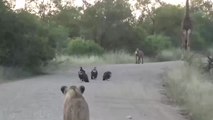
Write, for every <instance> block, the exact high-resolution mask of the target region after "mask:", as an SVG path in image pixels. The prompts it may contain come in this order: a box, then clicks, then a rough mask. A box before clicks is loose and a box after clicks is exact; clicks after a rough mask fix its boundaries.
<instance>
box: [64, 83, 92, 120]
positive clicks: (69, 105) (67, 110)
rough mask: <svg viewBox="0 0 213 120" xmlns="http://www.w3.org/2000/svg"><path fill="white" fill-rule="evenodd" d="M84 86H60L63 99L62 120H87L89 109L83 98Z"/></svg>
mask: <svg viewBox="0 0 213 120" xmlns="http://www.w3.org/2000/svg"><path fill="white" fill-rule="evenodd" d="M84 91H85V87H84V86H80V87H76V86H70V87H67V86H62V87H61V92H62V93H63V94H64V95H65V98H64V115H63V118H64V120H89V107H88V104H87V102H86V100H85V99H84V97H83V93H84Z"/></svg>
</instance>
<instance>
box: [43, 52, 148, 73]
mask: <svg viewBox="0 0 213 120" xmlns="http://www.w3.org/2000/svg"><path fill="white" fill-rule="evenodd" d="M144 61H145V62H149V61H150V59H148V58H144ZM103 64H135V56H134V54H130V53H127V52H125V51H115V52H107V53H104V54H103V55H101V56H95V55H90V56H88V55H83V56H77V55H73V56H66V55H61V56H57V57H56V58H55V59H54V60H53V61H51V62H50V64H49V65H48V66H47V67H45V68H44V69H43V70H44V71H54V70H67V69H69V68H71V67H72V68H75V67H79V66H90V65H103Z"/></svg>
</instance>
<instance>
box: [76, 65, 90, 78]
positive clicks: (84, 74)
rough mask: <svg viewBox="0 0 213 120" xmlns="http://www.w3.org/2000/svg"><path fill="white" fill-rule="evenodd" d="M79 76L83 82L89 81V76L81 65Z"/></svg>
mask: <svg viewBox="0 0 213 120" xmlns="http://www.w3.org/2000/svg"><path fill="white" fill-rule="evenodd" d="M78 77H79V79H80V80H81V81H83V82H89V79H88V76H87V74H86V72H85V70H84V69H83V68H82V67H80V71H79V72H78Z"/></svg>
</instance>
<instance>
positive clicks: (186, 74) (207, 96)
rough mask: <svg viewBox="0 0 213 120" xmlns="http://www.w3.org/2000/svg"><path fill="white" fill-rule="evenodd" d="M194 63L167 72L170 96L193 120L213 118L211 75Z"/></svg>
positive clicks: (210, 119)
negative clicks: (203, 71) (204, 72)
mask: <svg viewBox="0 0 213 120" xmlns="http://www.w3.org/2000/svg"><path fill="white" fill-rule="evenodd" d="M194 63H196V62H194ZM194 65H195V64H188V63H185V64H184V65H183V66H181V67H178V68H176V69H174V70H170V71H169V72H168V73H167V75H166V79H165V82H166V84H167V91H168V96H169V97H171V99H172V101H173V102H175V103H177V104H179V105H180V106H182V107H183V109H184V110H185V111H187V113H188V116H189V117H190V118H192V119H193V120H212V119H213V114H212V111H213V100H212V99H213V84H212V81H211V80H210V77H209V76H208V75H206V74H203V73H202V72H201V71H200V70H199V69H198V67H197V66H194Z"/></svg>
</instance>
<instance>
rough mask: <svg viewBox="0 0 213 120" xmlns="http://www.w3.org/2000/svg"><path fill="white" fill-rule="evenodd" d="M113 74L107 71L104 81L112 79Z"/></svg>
mask: <svg viewBox="0 0 213 120" xmlns="http://www.w3.org/2000/svg"><path fill="white" fill-rule="evenodd" d="M111 75H112V73H111V72H110V71H106V72H105V73H104V75H103V80H108V79H110V78H111Z"/></svg>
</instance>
